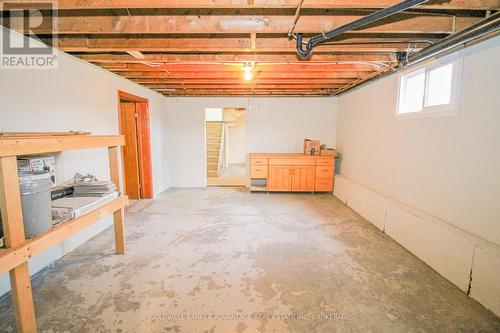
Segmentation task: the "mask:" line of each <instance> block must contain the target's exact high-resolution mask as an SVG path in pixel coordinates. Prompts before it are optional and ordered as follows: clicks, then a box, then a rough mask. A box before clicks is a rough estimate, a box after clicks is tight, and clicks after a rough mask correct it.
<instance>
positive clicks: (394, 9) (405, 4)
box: [297, 0, 428, 59]
mask: <svg viewBox="0 0 500 333" xmlns="http://www.w3.org/2000/svg"><path fill="white" fill-rule="evenodd" d="M427 1H428V0H407V1H402V2H400V3H397V4H395V5H392V6H390V7H387V8H384V9H381V10H379V11H376V12H374V13H371V14H369V15H367V16H364V17H362V18H360V19H359V20H356V21H354V22H351V23H347V24H345V25H343V26H341V27H338V28H336V29H333V30H331V31H328V32H325V33H323V32H322V33H321V34H318V35H315V36H313V37H311V39H310V40H309V42H307V44H306V49H305V50H304V49H303V43H302V34H297V54H298V55H299V57H301V58H302V59H305V58H307V57H309V56H310V55H311V52H312V49H313V47H314V46H316V45H317V44H319V43H322V42H325V41H327V40H330V39H332V38H334V37H337V36H338V35H340V34H343V33H344V32H347V31H350V30H354V29H358V28H361V27H364V26H365V25H368V24H371V23H374V22H376V21H379V20H381V19H384V18H386V17H389V16H391V15H394V14H396V13H399V12H402V11H404V10H406V9H409V8H411V7H414V6H417V5H420V4H421V3H424V2H427Z"/></svg>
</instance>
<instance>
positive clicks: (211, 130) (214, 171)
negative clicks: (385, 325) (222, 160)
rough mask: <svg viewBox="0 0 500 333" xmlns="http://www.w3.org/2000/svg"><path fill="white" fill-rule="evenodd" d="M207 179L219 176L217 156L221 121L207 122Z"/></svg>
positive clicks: (220, 139) (219, 147)
mask: <svg viewBox="0 0 500 333" xmlns="http://www.w3.org/2000/svg"><path fill="white" fill-rule="evenodd" d="M205 124H206V136H207V138H206V139H207V141H206V144H207V177H218V176H219V169H220V168H219V156H220V149H221V142H222V126H223V122H222V121H207V122H205Z"/></svg>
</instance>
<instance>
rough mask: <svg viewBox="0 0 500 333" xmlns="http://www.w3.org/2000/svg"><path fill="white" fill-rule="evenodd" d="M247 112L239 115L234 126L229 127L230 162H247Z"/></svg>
mask: <svg viewBox="0 0 500 333" xmlns="http://www.w3.org/2000/svg"><path fill="white" fill-rule="evenodd" d="M245 140H246V114H243V115H241V116H239V117H237V118H236V119H235V121H234V124H233V126H232V127H229V128H228V129H227V144H228V149H227V150H228V159H227V160H228V162H229V164H245V163H246V161H247V152H246V141H245Z"/></svg>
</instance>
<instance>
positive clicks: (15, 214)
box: [0, 133, 128, 333]
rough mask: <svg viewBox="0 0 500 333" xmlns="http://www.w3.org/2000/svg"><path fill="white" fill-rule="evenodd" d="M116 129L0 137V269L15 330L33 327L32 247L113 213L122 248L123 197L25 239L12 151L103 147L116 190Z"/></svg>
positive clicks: (121, 249) (36, 249) (42, 247)
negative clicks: (6, 277) (0, 235)
mask: <svg viewBox="0 0 500 333" xmlns="http://www.w3.org/2000/svg"><path fill="white" fill-rule="evenodd" d="M124 144H125V139H124V137H123V136H122V135H113V136H94V135H63V134H61V135H53V134H51V135H40V134H39V133H37V134H36V135H34V136H33V135H28V134H27V135H26V136H24V137H23V136H21V137H19V136H15V137H8V136H4V137H0V211H1V214H2V225H3V231H4V241H5V248H3V249H0V273H2V272H5V271H9V274H10V284H11V288H12V298H13V306H14V312H15V314H16V320H17V329H18V331H19V332H30V333H32V332H36V330H37V328H36V327H37V325H36V317H35V309H34V306H33V295H32V291H31V281H30V273H29V268H28V260H29V259H30V258H31V257H32V256H33V255H36V254H38V253H41V252H43V251H46V250H48V249H49V248H51V247H53V246H55V245H56V244H59V243H61V242H62V241H64V240H65V239H67V238H68V237H70V236H72V235H74V234H76V233H78V232H79V231H81V230H83V229H85V228H87V227H88V226H90V225H92V224H94V223H96V222H98V221H100V220H101V219H102V218H104V217H106V216H108V215H111V214H112V215H113V221H114V231H115V246H116V253H118V254H125V251H126V248H125V226H124V208H125V207H126V206H127V204H128V198H127V196H125V195H121V196H119V197H118V198H116V199H114V200H113V201H111V202H108V203H106V204H105V205H103V206H101V207H99V208H97V209H95V210H93V211H91V212H89V213H87V214H85V215H83V216H80V217H78V218H76V219H73V220H70V221H68V222H66V223H63V224H61V225H58V226H55V227H53V228H52V229H50V230H49V231H47V232H46V233H43V234H41V235H39V236H37V237H34V238H31V239H26V238H25V233H24V225H23V213H22V206H21V194H20V190H19V174H18V171H17V156H22V155H33V154H44V153H54V152H60V151H64V150H80V149H90V148H107V149H108V157H109V170H110V175H111V180H112V181H113V182H114V183H115V184H116V187H117V191H118V192H121V180H120V166H119V163H120V162H119V156H120V146H123V145H124Z"/></svg>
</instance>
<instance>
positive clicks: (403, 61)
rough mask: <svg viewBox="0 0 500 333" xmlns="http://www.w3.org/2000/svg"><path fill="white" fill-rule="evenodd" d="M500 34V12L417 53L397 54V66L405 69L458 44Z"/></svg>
mask: <svg viewBox="0 0 500 333" xmlns="http://www.w3.org/2000/svg"><path fill="white" fill-rule="evenodd" d="M495 32H496V33H498V32H500V12H496V13H495V14H493V15H491V16H489V17H487V18H485V19H483V20H481V21H479V22H477V23H476V24H473V25H471V26H470V27H468V28H465V29H463V30H461V31H459V32H457V33H455V34H453V35H450V36H448V37H446V38H443V39H442V40H440V41H439V42H437V43H435V44H433V45H431V46H428V47H426V48H425V49H422V50H420V51H418V52H415V53H411V54H408V53H407V52H400V53H398V64H399V66H400V67H406V66H409V65H413V64H416V63H418V62H421V61H424V60H426V59H429V58H431V57H433V56H435V55H437V54H439V53H442V52H445V51H447V50H449V49H452V48H454V47H456V46H458V45H460V44H465V43H469V42H471V41H473V40H475V39H477V38H480V37H483V36H486V35H489V34H494V33H495Z"/></svg>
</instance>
